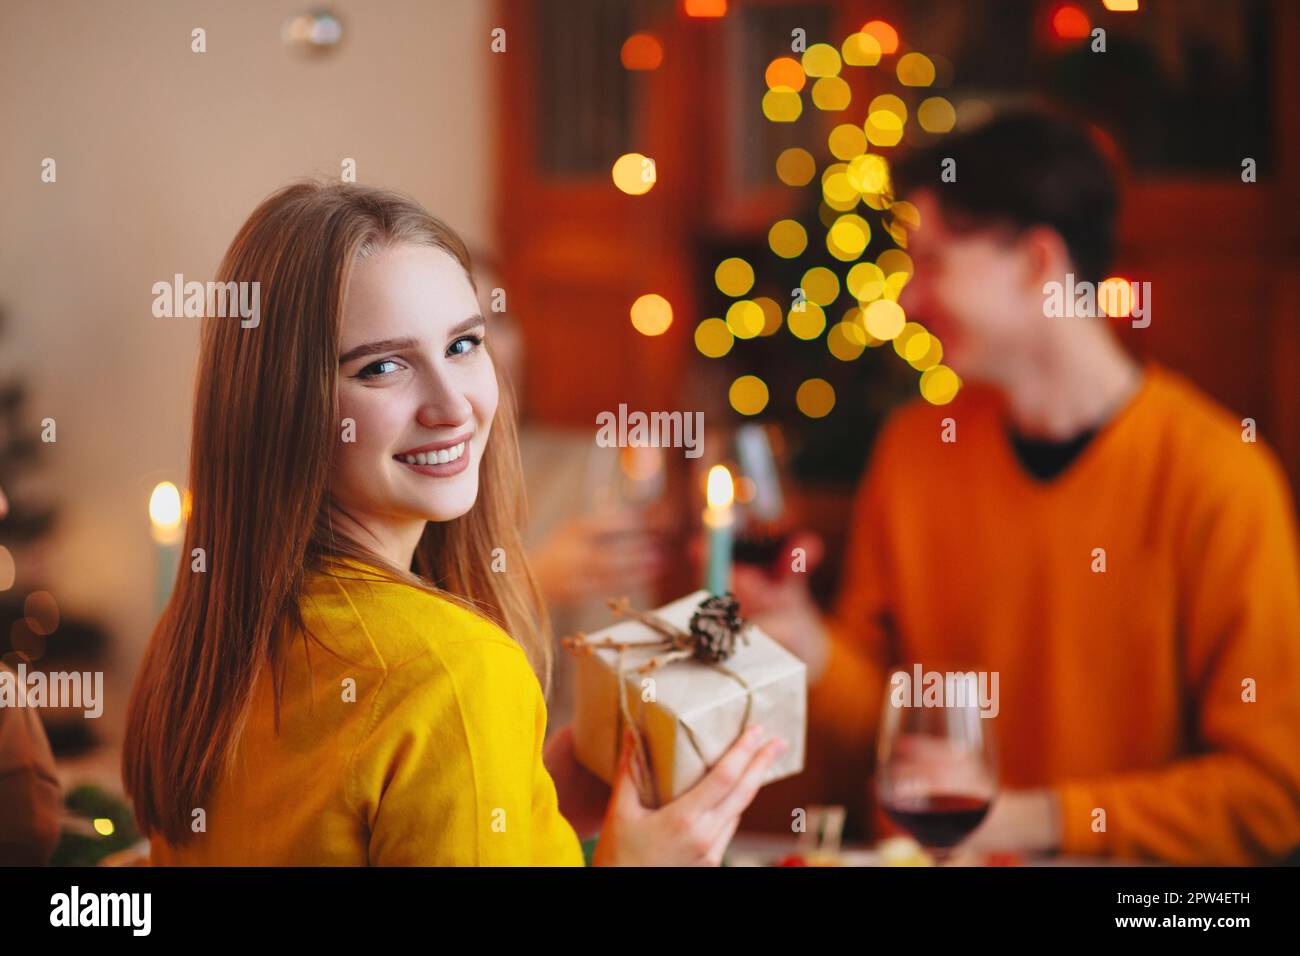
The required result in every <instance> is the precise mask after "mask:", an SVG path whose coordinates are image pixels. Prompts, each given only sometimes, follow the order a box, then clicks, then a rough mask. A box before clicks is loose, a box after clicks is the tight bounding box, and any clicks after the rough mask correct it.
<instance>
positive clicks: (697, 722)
mask: <svg viewBox="0 0 1300 956" xmlns="http://www.w3.org/2000/svg"><path fill="white" fill-rule="evenodd" d="M708 596H709V594H708V592H707V591H697V592H695V593H694V594H690V595H687V596H686V597H684V598H681V599H680V600H678V601H674V602H672V603H671V604H668V605H665V606H664V607H662V608H659V609H658V610H657V611H656V612H654V613H655V614H657V615H658V616H659V617H660V618H662V619H663V620H665V621H666V622H668V623H670V624H673V625H675V626H676V627H678V628H680V629H681V630H683V631H686V630H689V627H690V621H691V616H692V615H693V614H694V612H695V610H696V609H697V608H698V607H699V606H700V602H701V601H703V600H704V599H705V598H707V597H708ZM741 613H742V615H743V613H744V608H741ZM745 634H746V636H747V637H748V641H746V640H744V639H741V640H738V641H737V642H736V651H735V653H734V654H733V655H732V656H731V657H730V658H728V659H727V660H725V661H723V662H722V665H721V666H722V667H725V668H726V669H727V670H729V671H731V672H733V673H734V674H736V675H738V676H739V677H741V678H742V679H743V680H744V681H745V683H746V684H748V685H749V686H748V690H747V689H746V688H745V687H744V686H743V685H742V684H741V683H740V682H739V681H737V680H736V679H735V677H732V676H730V675H729V674H727V673H726V672H725V671H723V670H720V669H719V668H718V667H716V666H713V665H710V664H708V663H705V662H703V661H699V660H695V659H686V660H675V661H672V662H670V663H667V664H665V665H663V666H661V667H658V668H656V669H654V670H652V671H649V672H647V673H641V672H640V671H639V670H638V668H640V667H641V665H643V664H645V663H646V662H647V661H649V660H651V659H652V658H654V657H656V656H662V655H663V654H664V653H665V651H664V649H663V647H662V642H663V641H664V636H663V635H662V634H661V633H659V632H658V631H656V630H654V629H653V628H651V627H650V626H649V625H647V624H644V623H642V622H640V621H636V620H624V621H621V622H620V623H617V624H614V625H613V626H611V627H608V628H606V629H604V630H602V631H598V632H596V633H594V634H590V635H588V636H587V637H586V639H585V643H586V644H587V645H588V646H589V647H590V653H585V652H584V653H579V654H578V655H577V673H576V677H577V701H576V711H575V716H574V728H573V744H574V753H575V755H576V756H577V758H578V760H579V762H581V763H582V764H583V765H584V766H586V767H587V768H588V769H590V770H591V771H592V772H593V773H595V774H596V775H597V776H599V777H600V778H601V779H602V780H604V781H606V782H607V783H608V782H611V781H612V780H613V777H614V772H615V770H616V769H617V767H618V747H619V740H620V737H621V733H622V727H623V719H622V718H621V716H620V705H619V692H618V673H619V656H620V654H619V651H618V650H616V649H614V648H601V647H596V646H592V645H597V644H599V643H601V642H602V641H604V640H605V639H606V638H608V639H609V640H611V641H613V642H616V643H619V644H633V643H635V644H638V645H648V644H658V645H660V646H658V647H653V648H651V647H632V648H628V649H626V650H624V651H623V652H622V665H623V682H624V685H625V687H626V694H627V696H626V702H627V707H628V709H629V712H630V714H631V715H632V719H633V720H634V721H635V722H636V725H637V727H638V729H639V730H640V732H641V738H642V746H643V747H644V751H645V752H646V753H647V755H648V757H649V763H650V771H651V778H652V780H653V784H654V787H655V793H654V794H653V795H650V794H645V795H643V798H649V799H653V800H655V801H656V802H657V804H658V805H662V804H664V803H667V802H669V801H671V800H673V799H675V798H676V797H678V796H680V795H681V794H682V793H684V792H685V791H686V790H689V789H690V788H691V787H692V786H694V785H695V784H696V783H697V782H698V781H699V780H700V778H702V777H703V776H704V774H705V773H706V771H707V769H708V768H709V767H712V766H713V765H714V764H716V763H717V761H718V760H719V758H721V757H722V755H723V754H724V753H725V752H726V751H727V750H728V749H729V748H730V746H731V745H732V743H734V742H735V740H736V738H737V737H738V736H739V735H740V733H741V731H742V729H743V728H742V721H744V719H745V706H746V698H747V697H748V698H749V718H748V724H755V723H757V724H761V725H762V726H763V728H764V730H765V732H766V735H767V736H768V737H769V738H770V737H774V736H781V737H784V738H785V740H786V744H787V748H786V750H785V751H784V752H783V753H781V755H780V756H778V757H777V759H776V761H775V762H774V763H773V764H772V765H771V766H770V767H769V768H768V770H767V773H766V775H765V776H764V778H763V782H764V783H771V782H772V781H773V780H780V779H782V778H783V777H789V776H792V775H794V774H797V773H799V772H800V771H802V770H803V761H804V736H805V729H806V720H807V677H806V674H805V669H804V665H803V662H802V661H801V660H799V658H797V657H795V656H794V655H793V654H791V653H790V652H789V651H787V650H786V649H785V648H784V647H782V646H781V645H780V644H778V643H777V642H776V641H774V640H773V639H772V638H770V637H768V636H767V635H766V634H764V633H763V632H762V631H760V630H759V629H758V628H756V627H754V626H753V625H752V624H751V625H750V626H749V627H748V628H747V629H746V631H745ZM647 682H652V683H647Z"/></svg>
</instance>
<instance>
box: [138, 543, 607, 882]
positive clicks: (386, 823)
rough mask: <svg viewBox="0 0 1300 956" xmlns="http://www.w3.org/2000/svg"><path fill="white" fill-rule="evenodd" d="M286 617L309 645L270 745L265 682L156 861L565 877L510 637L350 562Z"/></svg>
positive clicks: (532, 683) (288, 685)
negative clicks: (490, 870) (518, 868)
mask: <svg viewBox="0 0 1300 956" xmlns="http://www.w3.org/2000/svg"><path fill="white" fill-rule="evenodd" d="M302 612H303V618H304V623H305V624H306V626H307V628H308V630H310V631H311V632H312V633H313V634H315V635H316V636H317V637H319V638H320V640H321V641H322V642H323V643H324V644H325V648H326V649H322V648H321V647H320V646H319V645H318V644H314V643H312V644H309V645H308V646H307V647H306V648H304V641H303V640H302V635H301V633H296V634H293V635H292V639H291V640H289V641H288V642H287V644H286V646H285V648H284V653H285V658H286V676H285V682H284V688H283V698H282V701H281V707H280V733H279V735H278V736H277V735H276V733H275V730H274V725H273V723H272V707H273V703H272V686H271V685H272V681H271V677H270V674H269V673H267V674H265V675H264V676H263V677H262V678H261V679H259V682H258V684H257V686H256V687H255V688H254V692H253V700H252V706H251V711H250V713H249V717H248V725H247V729H246V731H245V732H244V734H243V736H242V738H241V739H240V741H239V742H238V744H237V747H236V752H235V754H234V764H233V769H232V772H231V774H230V775H229V776H228V777H226V778H223V779H222V780H221V781H220V782H219V784H218V786H217V787H216V788H215V789H214V792H213V793H212V794H211V796H210V797H209V798H208V800H207V802H206V806H205V807H203V808H202V809H203V810H204V811H205V816H206V832H202V833H197V834H195V836H194V838H193V839H192V841H191V842H189V843H187V844H185V845H183V846H172V845H169V844H167V843H166V842H164V841H162V840H161V839H159V838H158V837H155V838H154V840H153V844H152V862H153V863H154V864H155V865H199V866H205V865H218V866H224V865H235V866H249V865H274V866H316V865H326V866H329V865H341V866H357V865H365V864H371V865H378V866H394V865H396V866H404V865H446V866H481V865H482V866H495V865H572V866H581V865H582V863H583V857H582V850H581V847H580V845H579V842H578V837H577V835H576V833H575V832H574V830H573V828H572V827H571V826H570V825H569V823H568V822H567V821H566V820H565V819H564V817H562V816H561V815H560V813H559V809H558V806H557V803H556V793H555V785H554V783H553V782H552V780H551V777H550V775H549V774H548V773H547V771H546V768H545V767H544V766H543V764H542V743H543V738H544V736H545V731H546V705H545V702H544V700H543V697H542V690H541V686H540V684H539V683H538V680H537V677H536V676H535V675H534V673H533V671H532V669H531V668H530V666H529V664H528V660H527V657H526V656H525V654H524V652H523V649H522V648H521V647H520V646H519V645H518V644H517V643H516V642H515V641H513V640H511V639H510V637H508V636H507V635H506V634H505V633H504V632H502V631H501V630H500V629H499V628H498V627H496V626H495V625H493V624H491V623H490V622H488V621H486V620H484V619H482V618H480V617H478V616H476V615H475V614H473V613H471V612H470V611H467V610H465V609H464V608H462V607H459V606H457V605H455V604H453V603H452V602H450V601H447V600H444V599H442V598H439V597H436V596H434V595H430V594H427V593H424V592H421V591H419V590H417V589H415V588H411V587H408V586H405V585H401V584H393V583H389V582H386V581H383V580H382V578H381V576H380V575H379V574H378V573H377V572H375V571H374V570H373V569H370V568H367V567H366V566H364V565H361V564H358V563H356V562H347V564H346V568H343V567H337V566H335V567H334V569H333V570H332V571H331V573H329V574H322V575H317V576H316V577H314V578H313V579H312V580H311V581H310V582H309V586H308V589H307V593H306V595H305V596H304V599H303V602H302Z"/></svg>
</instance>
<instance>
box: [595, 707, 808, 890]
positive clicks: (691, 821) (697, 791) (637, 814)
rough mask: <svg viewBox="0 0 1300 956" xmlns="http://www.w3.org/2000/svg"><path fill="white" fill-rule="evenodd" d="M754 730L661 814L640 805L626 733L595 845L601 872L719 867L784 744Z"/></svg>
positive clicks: (750, 730)
mask: <svg viewBox="0 0 1300 956" xmlns="http://www.w3.org/2000/svg"><path fill="white" fill-rule="evenodd" d="M763 738H764V734H763V730H762V728H761V727H758V726H757V725H755V726H751V727H750V728H749V729H748V730H746V731H745V733H744V734H742V735H741V737H740V739H739V740H737V741H736V743H734V744H733V745H732V746H731V749H730V750H728V751H727V752H726V753H725V754H724V755H723V757H722V759H721V760H719V761H718V763H717V764H716V765H715V766H714V768H713V769H712V770H710V771H709V772H708V774H706V775H705V777H704V779H702V780H701V781H700V782H699V783H697V784H696V785H695V786H694V787H692V788H691V789H690V790H688V791H687V792H686V793H684V794H682V795H681V796H680V797H678V798H677V799H676V800H674V801H673V802H672V803H669V804H667V805H665V806H663V807H660V808H659V809H658V810H649V809H646V808H645V807H644V806H642V805H641V799H640V797H639V795H638V791H637V786H636V781H635V779H634V778H633V774H634V773H637V768H636V767H634V758H633V752H634V750H635V748H634V746H633V744H632V738H631V734H630V733H627V732H625V733H624V736H623V749H622V753H621V754H620V756H619V764H618V773H617V775H616V777H615V778H614V792H613V795H612V797H611V798H610V801H609V809H608V810H607V811H606V814H605V824H604V828H603V830H602V831H601V835H600V840H599V842H597V844H596V850H595V853H594V854H593V855H592V863H593V864H594V865H596V866H718V865H719V864H721V862H722V854H723V853H724V852H726V849H727V845H728V844H729V843H731V838H732V836H734V835H735V832H736V828H737V827H738V826H739V825H740V815H741V814H742V813H743V812H744V811H745V808H746V807H748V806H749V804H750V802H751V801H752V800H753V799H754V795H755V794H756V793H758V788H759V786H760V785H761V781H762V779H763V774H764V772H765V771H766V770H767V768H768V767H770V766H771V764H772V761H774V760H775V759H776V758H777V756H779V755H780V753H781V751H783V750H784V749H785V741H784V740H782V739H780V738H776V739H774V740H769V741H767V742H766V743H765V744H764V743H763Z"/></svg>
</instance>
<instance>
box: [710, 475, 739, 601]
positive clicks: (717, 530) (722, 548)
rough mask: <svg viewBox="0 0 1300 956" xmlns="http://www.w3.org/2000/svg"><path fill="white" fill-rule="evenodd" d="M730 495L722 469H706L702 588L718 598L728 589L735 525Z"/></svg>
mask: <svg viewBox="0 0 1300 956" xmlns="http://www.w3.org/2000/svg"><path fill="white" fill-rule="evenodd" d="M734 494H735V490H734V487H733V485H732V482H731V472H729V471H727V469H726V468H725V467H724V466H722V465H714V466H713V467H712V468H710V469H709V481H708V488H707V491H706V497H707V498H708V502H709V506H708V507H707V508H705V509H704V527H705V528H707V529H708V533H709V557H708V565H707V571H706V574H705V578H704V586H705V588H707V589H708V590H709V591H710V593H713V594H722V593H724V592H725V591H726V590H727V589H728V588H730V587H731V537H732V526H733V525H734V524H735V519H734V516H733V515H732V513H731V502H732V499H733V497H734Z"/></svg>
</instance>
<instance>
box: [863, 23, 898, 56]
mask: <svg viewBox="0 0 1300 956" xmlns="http://www.w3.org/2000/svg"><path fill="white" fill-rule="evenodd" d="M862 32H863V33H865V34H866V35H867V36H869V37H872V38H873V39H875V41H876V43H877V44H879V45H880V52H881V53H883V54H884V55H885V56H893V55H894V54H895V53H897V52H898V31H897V30H895V29H894V28H893V27H892V26H890V25H889V24H888V23H886V22H885V21H884V20H872V21H871V22H869V23H867V24H866V25H865V26H863V28H862Z"/></svg>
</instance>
